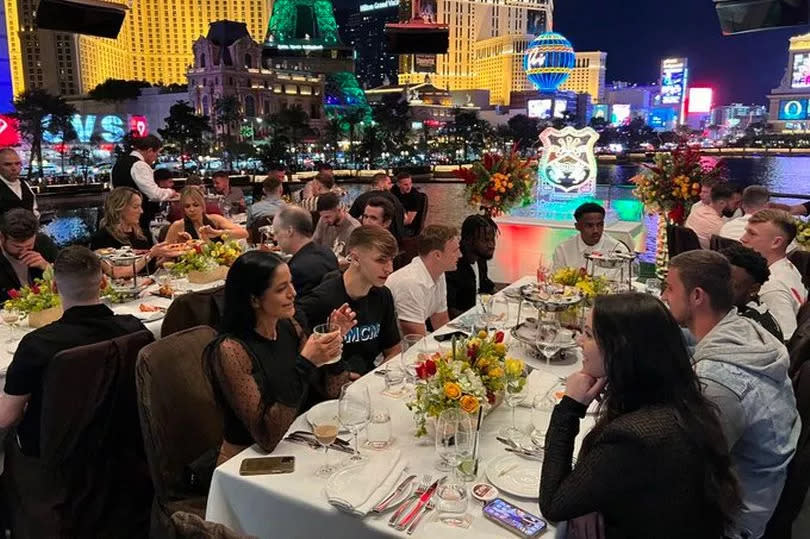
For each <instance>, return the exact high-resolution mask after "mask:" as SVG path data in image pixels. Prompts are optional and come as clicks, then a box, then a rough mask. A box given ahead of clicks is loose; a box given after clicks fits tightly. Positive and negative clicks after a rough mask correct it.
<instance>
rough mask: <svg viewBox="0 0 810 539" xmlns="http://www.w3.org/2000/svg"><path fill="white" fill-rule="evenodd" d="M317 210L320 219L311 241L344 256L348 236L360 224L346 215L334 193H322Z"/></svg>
mask: <svg viewBox="0 0 810 539" xmlns="http://www.w3.org/2000/svg"><path fill="white" fill-rule="evenodd" d="M317 209H318V213H319V214H320V216H321V217H320V219H318V224H317V225H316V226H315V235H314V236H312V241H314V242H315V243H317V244H318V245H323V246H324V247H326V248H327V249H331V250H332V252H334V253H337V254H340V255H345V254H346V242H348V241H349V235H351V233H352V231H353V230H354V229H355V228H357V227H358V226H360V222H359V221H358V220H357V219H355V218H354V217H352V216H351V215H349V214H348V213H346V210H345V208H343V206H341V204H340V197H338V196H337V195H336V194H335V193H324V194H323V195H321V196H320V197H318V206H317Z"/></svg>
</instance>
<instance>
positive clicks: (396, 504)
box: [371, 474, 446, 535]
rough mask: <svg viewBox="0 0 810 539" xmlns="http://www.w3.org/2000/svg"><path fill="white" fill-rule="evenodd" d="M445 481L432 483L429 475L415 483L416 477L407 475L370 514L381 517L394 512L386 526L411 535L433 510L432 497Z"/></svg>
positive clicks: (434, 505) (442, 478) (443, 478)
mask: <svg viewBox="0 0 810 539" xmlns="http://www.w3.org/2000/svg"><path fill="white" fill-rule="evenodd" d="M445 479H446V477H441V478H439V479H437V480H435V481H434V480H433V478H432V476H431V474H424V475H423V476H422V477H421V479H420V480H419V481H418V482H416V475H408V477H406V478H405V479H404V480H402V481H401V482H400V483H399V485H397V487H396V488H395V489H394V490H393V492H391V493H390V494H389V495H388V496H386V497H385V498H384V499H383V500H382V501H380V503H378V504H377V505H376V506H375V507H374V508H373V509H372V510H371V514H374V515H382V514H384V513H387V512H388V511H394V513H393V514H392V515H391V517H390V518H389V519H388V525H389V526H390V527H392V528H395V529H397V530H399V531H406V533H407V534H408V535H411V534H412V533H413V532H414V530H416V527H417V526H418V525H419V523H420V522H422V520H423V519H424V517H425V515H426V514H428V513H430V512H431V511H433V510H434V509H435V507H436V504H435V502H434V501H433V496H434V495H435V494H436V490H437V489H438V488H439V485H441V483H442V482H443V481H444V480H445ZM414 485H415V488H414Z"/></svg>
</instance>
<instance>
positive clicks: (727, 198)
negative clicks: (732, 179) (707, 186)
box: [686, 182, 734, 249]
mask: <svg viewBox="0 0 810 539" xmlns="http://www.w3.org/2000/svg"><path fill="white" fill-rule="evenodd" d="M733 197H734V188H733V187H732V186H731V185H729V184H728V183H726V182H721V183H718V184H717V185H715V186H714V187H712V201H711V203H710V204H709V205H708V206H707V205H705V204H701V205H699V206H697V205H696V206H695V207H693V208H692V211H691V212H690V213H689V217H687V218H686V228H691V229H692V230H694V231H695V234H697V237H698V241H700V246H701V248H703V249H708V248H709V243H710V240H711V238H712V236H713V235H715V234H719V233H720V229H721V228H723V224H725V221H724V220H723V212H724V211H726V209H728V208H729V207H730V206H731V204H732V198H733Z"/></svg>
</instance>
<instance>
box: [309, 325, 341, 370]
mask: <svg viewBox="0 0 810 539" xmlns="http://www.w3.org/2000/svg"><path fill="white" fill-rule="evenodd" d="M336 333H338V334H339V333H340V326H339V325H337V324H333V323H331V322H327V323H326V324H318V325H317V326H315V327H314V328H312V334H313V335H314V336H315V339H316V340H318V339H323V338H325V337H331V336H334V335H335V334H336ZM340 357H341V353H339V354H337V355H336V356H335V357H333V358H331V359H330V360H329V361H327V362H326V363H324V365H330V364H332V363H337V362H338V361H340Z"/></svg>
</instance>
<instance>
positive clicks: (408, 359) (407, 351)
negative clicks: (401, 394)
mask: <svg viewBox="0 0 810 539" xmlns="http://www.w3.org/2000/svg"><path fill="white" fill-rule="evenodd" d="M424 341H425V336H424V335H417V334H414V333H411V334H408V335H405V336H404V337H403V338H402V348H401V350H402V351H401V352H400V354H399V359H400V366H401V367H402V371H403V372H404V373H405V379H406V380H407V382H408V383H409V384H411V385H416V381H417V380H418V377H417V375H416V367H417V365H419V364H420V363H421V362H422V359H421V358H420V357H419V354H420V353H422V352H424V350H425V342H424ZM420 342H421V346H420V347H419V348H417V345H419V343H420Z"/></svg>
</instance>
